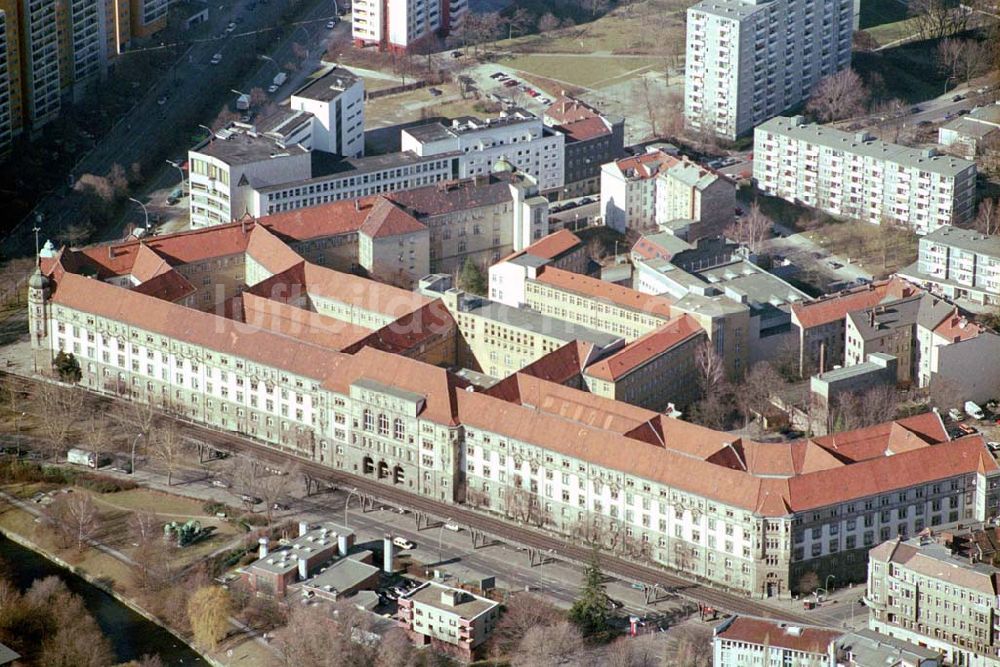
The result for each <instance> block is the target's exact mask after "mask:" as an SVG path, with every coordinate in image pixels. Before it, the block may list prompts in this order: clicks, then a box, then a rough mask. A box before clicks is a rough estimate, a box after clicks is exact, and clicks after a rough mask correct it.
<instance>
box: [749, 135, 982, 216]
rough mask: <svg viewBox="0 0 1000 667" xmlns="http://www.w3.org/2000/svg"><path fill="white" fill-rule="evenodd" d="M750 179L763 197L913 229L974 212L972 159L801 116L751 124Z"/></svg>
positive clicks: (974, 184) (973, 170)
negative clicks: (753, 125)
mask: <svg viewBox="0 0 1000 667" xmlns="http://www.w3.org/2000/svg"><path fill="white" fill-rule="evenodd" d="M753 176H754V181H755V182H756V186H757V188H758V189H759V190H760V191H761V192H763V193H765V194H768V195H771V196H774V197H781V198H782V199H786V200H788V201H791V202H795V203H798V204H804V205H806V206H812V207H815V208H818V209H820V210H823V211H825V212H827V213H829V214H831V215H836V216H843V217H846V218H854V219H856V220H861V221H863V222H870V223H872V224H882V223H883V222H889V223H892V224H897V225H904V226H907V227H909V228H911V229H912V230H913V231H914V232H916V233H917V234H928V233H930V232H933V231H934V230H936V229H938V228H940V227H942V226H945V225H961V224H963V223H966V222H968V221H970V220H971V219H972V216H973V214H974V213H975V201H976V165H975V163H974V162H970V161H968V160H962V159H960V158H956V157H952V156H946V155H938V154H937V153H936V152H935V151H934V150H933V149H926V150H923V149H916V148H908V147H906V146H899V145H896V144H888V143H886V142H884V141H880V140H876V139H874V138H872V137H871V136H870V135H867V134H865V133H859V134H850V133H848V132H843V131H841V130H836V129H833V128H830V127H825V126H820V125H815V124H807V123H806V122H805V119H804V118H803V117H802V116H793V117H791V118H773V119H771V120H769V121H767V122H766V123H763V124H761V125H759V126H758V127H757V129H756V130H755V131H754V164H753Z"/></svg>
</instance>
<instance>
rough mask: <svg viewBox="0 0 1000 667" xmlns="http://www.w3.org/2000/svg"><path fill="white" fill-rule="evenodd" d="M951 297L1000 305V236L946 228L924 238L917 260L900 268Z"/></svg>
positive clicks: (908, 275)
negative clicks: (913, 263)
mask: <svg viewBox="0 0 1000 667" xmlns="http://www.w3.org/2000/svg"><path fill="white" fill-rule="evenodd" d="M900 275H902V276H903V277H904V278H907V279H908V280H911V281H913V282H916V283H920V284H922V285H924V286H926V287H928V288H929V289H931V290H932V291H934V292H937V293H941V294H944V295H945V296H946V297H948V298H949V299H968V300H970V301H972V302H973V303H976V304H980V305H984V306H985V305H998V304H1000V237H997V236H986V235H985V234H982V233H980V232H977V231H975V230H971V229H960V228H958V227H942V228H941V229H938V230H937V231H934V232H932V233H930V234H928V235H927V236H925V237H923V238H922V239H920V245H919V248H918V251H917V263H916V264H915V265H912V266H909V267H907V268H906V269H903V270H902V271H900Z"/></svg>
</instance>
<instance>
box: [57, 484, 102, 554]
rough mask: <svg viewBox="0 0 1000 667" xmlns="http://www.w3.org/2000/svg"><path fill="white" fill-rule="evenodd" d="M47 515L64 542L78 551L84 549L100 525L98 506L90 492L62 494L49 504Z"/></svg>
mask: <svg viewBox="0 0 1000 667" xmlns="http://www.w3.org/2000/svg"><path fill="white" fill-rule="evenodd" d="M46 515H47V517H48V520H49V522H50V523H51V525H52V527H53V528H54V529H55V530H56V533H57V535H59V536H60V537H61V538H62V540H63V544H64V545H65V546H67V547H68V546H74V547H75V548H76V549H77V550H78V551H82V550H83V547H84V546H85V545H86V544H87V542H89V541H90V539H91V538H92V537H93V536H94V534H95V533H96V532H97V529H98V528H99V526H100V522H99V516H98V512H97V507H96V506H95V505H94V499H93V498H91V497H90V494H89V493H82V492H81V493H69V494H65V495H63V496H61V497H60V498H59V499H58V500H56V501H55V502H54V503H52V504H51V505H49V508H48V511H47V513H46Z"/></svg>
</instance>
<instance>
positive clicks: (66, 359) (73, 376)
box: [52, 350, 83, 384]
mask: <svg viewBox="0 0 1000 667" xmlns="http://www.w3.org/2000/svg"><path fill="white" fill-rule="evenodd" d="M52 367H53V368H54V369H55V371H56V374H57V375H58V376H59V379H60V380H62V381H63V382H69V383H70V384H76V383H77V382H79V381H80V378H81V377H83V373H81V371H80V362H79V361H77V360H76V357H75V356H73V353H69V354H67V353H65V352H63V351H62V350H59V353H58V354H56V358H55V360H54V361H53V362H52Z"/></svg>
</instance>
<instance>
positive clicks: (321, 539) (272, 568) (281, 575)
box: [243, 523, 354, 598]
mask: <svg viewBox="0 0 1000 667" xmlns="http://www.w3.org/2000/svg"><path fill="white" fill-rule="evenodd" d="M341 535H343V538H344V539H345V540H346V544H347V545H348V548H350V545H353V543H354V533H353V532H351V531H350V529H348V528H343V527H341V526H337V525H335V524H332V523H324V524H320V525H319V526H316V527H310V526H308V524H300V526H299V535H298V537H296V538H294V539H292V540H290V541H289V543H288V544H287V545H282V546H281V547H279V548H277V549H274V550H273V551H272V550H271V549H270V544H269V543H268V540H267V538H266V537H265V538H261V543H260V550H259V552H258V555H259V556H260V557H259V558H258V559H257V560H255V561H254V562H253V563H250V564H249V565H247V566H246V567H245V568H244V569H243V576H244V577H245V578H246V580H247V583H248V584H249V586H250V589H251V590H252V591H254V592H255V593H256V594H258V595H268V596H271V597H275V598H282V597H284V596H285V593H287V592H288V587H289V586H290V585H291V584H294V583H296V582H299V581H305V580H306V579H308V578H309V577H311V576H312V575H313V574H314V573H316V572H317V571H318V570H319V567H320V566H321V565H323V564H325V563H327V562H328V561H330V560H331V559H333V558H334V557H335V556H336V555H337V553H338V538H340V537H341Z"/></svg>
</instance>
